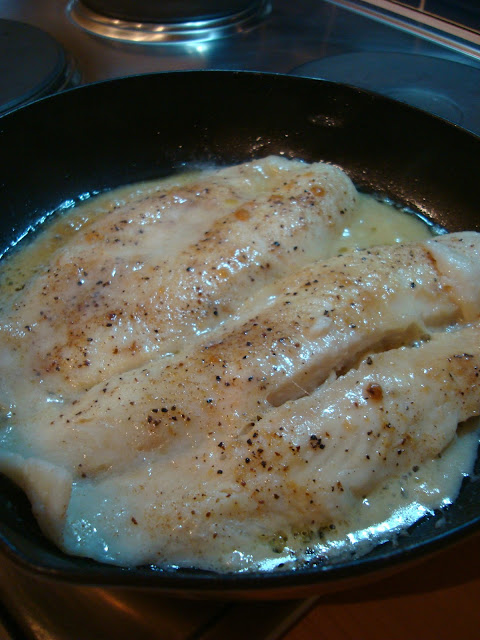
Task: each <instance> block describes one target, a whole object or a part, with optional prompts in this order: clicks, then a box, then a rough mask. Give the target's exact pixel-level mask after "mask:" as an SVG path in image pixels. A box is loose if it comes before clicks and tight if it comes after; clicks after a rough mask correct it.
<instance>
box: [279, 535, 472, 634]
mask: <svg viewBox="0 0 480 640" xmlns="http://www.w3.org/2000/svg"><path fill="white" fill-rule="evenodd" d="M479 547H480V533H477V534H475V535H473V536H471V537H469V538H467V539H466V540H465V541H463V542H460V543H457V544H456V545H455V546H453V547H450V548H448V549H445V550H443V551H441V552H439V553H438V554H436V555H435V556H433V557H429V558H428V559H425V560H422V561H421V562H420V563H418V564H416V565H415V566H413V567H411V568H409V569H407V570H404V571H400V572H399V573H397V574H395V575H393V576H391V577H389V578H386V579H383V580H381V581H378V582H373V583H372V584H370V585H366V586H365V587H363V588H361V589H355V590H353V591H348V592H344V593H337V594H334V595H330V596H328V597H321V598H319V599H318V600H317V601H316V603H315V604H314V606H313V608H312V609H311V610H310V611H309V612H308V613H307V615H305V616H304V617H303V618H302V619H301V621H300V622H298V623H297V624H295V625H294V626H293V628H291V629H290V631H289V632H287V634H286V635H284V640H307V639H308V640H311V639H312V638H315V639H317V638H318V639H319V640H353V639H355V640H405V639H407V638H408V639H409V640H416V639H417V638H418V639H420V638H421V639H422V640H434V639H435V640H443V639H445V640H447V639H456V640H470V639H472V640H473V639H477V638H478V637H479V635H480V631H479V624H480V549H479Z"/></svg>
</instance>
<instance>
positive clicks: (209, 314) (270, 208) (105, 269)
mask: <svg viewBox="0 0 480 640" xmlns="http://www.w3.org/2000/svg"><path fill="white" fill-rule="evenodd" d="M355 203H356V190H355V188H354V186H353V185H352V183H351V181H350V180H349V178H348V177H347V176H346V175H345V174H344V173H343V172H342V171H341V170H340V169H338V168H336V167H333V166H330V165H326V164H322V163H318V164H305V163H302V162H300V161H289V160H286V159H282V158H279V157H270V158H266V159H264V160H259V161H256V162H251V163H247V164H243V165H240V166H237V167H229V168H226V169H220V170H211V171H207V172H205V173H203V172H202V174H201V178H199V177H196V176H194V177H192V178H190V179H189V180H184V181H183V183H180V184H179V185H176V184H174V185H173V186H172V187H171V188H170V189H169V190H161V191H156V192H154V193H153V194H150V195H148V196H147V197H145V198H144V199H143V200H140V202H138V199H137V200H135V201H134V203H131V202H128V201H127V202H126V203H123V205H118V206H117V205H115V206H114V207H113V208H112V209H111V210H110V211H109V212H108V214H107V215H104V216H102V217H101V218H100V219H98V220H96V221H95V220H94V221H93V222H91V223H90V224H87V225H85V226H84V228H82V229H81V230H80V231H79V232H78V233H76V234H75V235H74V236H73V238H72V239H71V241H70V242H68V243H67V244H66V246H64V247H62V248H61V249H59V250H58V251H57V252H56V253H55V254H54V255H53V256H52V258H51V260H50V263H49V264H48V266H47V267H46V268H45V270H44V272H43V273H41V274H39V275H38V276H37V277H36V278H34V279H33V281H32V282H31V283H30V284H29V285H27V287H26V288H25V289H23V290H22V291H21V292H20V294H18V295H16V296H15V297H14V299H13V303H12V304H11V308H8V307H7V308H4V309H3V313H2V318H1V320H0V323H1V335H0V373H2V370H3V372H5V371H8V373H9V378H10V379H12V380H13V384H14V386H16V385H18V384H24V382H25V381H27V382H29V381H32V382H33V383H34V384H37V385H38V383H39V382H40V381H41V383H42V384H43V387H44V388H45V389H48V391H49V393H50V394H51V395H52V396H53V395H55V394H61V395H65V394H66V395H69V394H70V396H72V394H74V391H75V390H76V389H78V390H82V389H86V388H89V387H91V386H92V385H94V384H96V383H98V382H100V381H103V380H107V379H108V378H110V377H111V376H112V375H114V374H116V373H118V372H121V371H125V370H128V369H133V368H135V367H138V366H141V365H142V364H143V363H145V362H148V361H149V360H150V359H151V358H152V357H155V356H158V355H162V354H168V353H172V352H176V351H178V350H179V348H181V347H182V346H183V345H184V344H185V343H186V342H191V341H192V340H195V339H196V338H197V337H198V336H199V335H201V334H204V333H205V332H206V331H209V330H211V329H212V328H215V327H216V326H217V325H219V324H221V323H222V322H223V321H225V320H226V319H228V318H229V317H230V316H231V314H232V313H234V312H236V310H237V308H238V306H239V305H240V304H241V303H242V301H243V300H244V299H245V298H247V297H248V296H250V295H251V294H252V293H253V292H254V291H256V290H258V289H260V288H261V287H263V286H264V285H265V284H267V283H269V282H272V281H274V280H275V279H277V278H279V277H281V276H283V275H285V274H286V273H289V272H290V271H292V269H297V268H299V267H301V266H303V265H305V264H307V263H309V262H310V261H312V260H315V259H318V258H323V257H328V256H329V255H330V253H331V250H332V244H333V241H334V240H335V239H336V238H338V237H339V235H340V234H341V232H342V230H343V228H344V227H345V225H346V224H347V222H348V219H349V217H350V215H351V213H352V212H353V210H354V208H355ZM12 354H13V356H12ZM12 357H13V358H14V359H15V362H16V365H15V368H16V371H17V375H16V377H14V378H12V375H11V373H12V372H11V369H12V365H11V363H12ZM18 360H20V365H18ZM69 388H70V391H69ZM3 393H4V395H5V394H7V398H5V397H4V399H3V401H4V403H6V404H8V402H9V398H8V389H4V390H3Z"/></svg>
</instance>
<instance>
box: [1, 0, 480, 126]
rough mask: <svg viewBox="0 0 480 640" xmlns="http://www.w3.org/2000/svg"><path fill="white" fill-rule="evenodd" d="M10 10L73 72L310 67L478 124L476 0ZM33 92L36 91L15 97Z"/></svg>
mask: <svg viewBox="0 0 480 640" xmlns="http://www.w3.org/2000/svg"><path fill="white" fill-rule="evenodd" d="M459 5H461V7H460V6H459ZM132 7H135V10H132ZM172 7H176V8H177V9H176V14H173V15H172V14H171V12H172ZM142 11H143V15H144V16H145V17H144V18H142V17H141V15H142V14H141V12H142ZM0 19H4V20H11V21H16V22H23V23H26V25H28V26H30V27H35V28H38V29H40V30H42V31H44V32H45V34H47V35H48V36H51V38H53V39H54V40H55V41H56V42H57V43H58V46H59V47H61V48H62V50H63V51H65V52H66V54H68V56H69V58H70V59H71V61H74V62H75V65H76V69H77V70H76V75H75V77H74V83H78V82H81V83H89V82H95V81H98V80H105V79H109V78H115V77H119V76H127V75H133V74H138V73H152V72H163V71H170V70H190V69H234V70H238V69H245V70H253V71H268V72H278V73H291V72H292V73H296V74H300V73H301V74H302V75H309V76H313V77H320V78H326V79H334V80H336V79H338V80H340V81H342V82H347V83H349V84H354V85H356V86H360V87H362V88H367V89H370V90H373V91H378V92H380V93H382V92H384V93H386V94H387V95H390V96H391V97H395V98H396V99H399V100H403V101H405V102H408V103H410V104H414V105H415V106H419V107H420V108H423V109H426V110H429V111H433V112H434V113H436V114H437V115H440V116H441V117H444V118H446V119H449V120H451V121H453V122H454V123H455V124H459V125H461V126H463V127H465V128H468V129H471V130H472V131H474V132H477V133H480V115H478V114H477V113H475V111H476V110H475V109H473V107H472V105H474V104H475V103H476V102H477V93H476V91H477V87H478V86H480V82H479V81H478V79H480V75H478V74H479V73H480V9H479V8H478V4H477V2H476V1H475V0H471V1H470V2H469V0H465V1H464V2H462V3H456V2H453V1H450V0H429V1H428V2H425V0H409V2H408V3H407V2H403V1H402V2H396V1H393V2H389V1H387V0H368V1H364V0H359V1H351V0H336V1H328V0H323V1H322V0H298V1H297V2H291V0H175V2H172V0H169V1H165V2H155V0H137V2H135V3H132V2H127V1H125V0H70V1H67V0H37V2H34V3H33V2H28V0H0ZM4 44H5V43H4V42H3V39H1V38H0V46H4ZM27 53H28V52H25V51H23V52H22V55H23V58H21V59H20V62H19V64H20V65H23V67H24V68H25V67H26V66H28V64H29V61H28V59H27ZM2 54H3V51H2ZM399 54H401V55H399ZM29 55H34V54H33V52H30V54H29ZM412 56H418V61H419V63H418V65H417V64H416V63H412ZM0 59H5V56H4V55H2V56H0ZM452 63H456V66H455V65H453V64H452ZM392 64H393V66H391V65H392ZM342 65H343V68H342V69H341V68H340V67H341V66H342ZM420 65H421V67H420ZM447 67H448V71H447ZM467 67H468V68H467ZM0 75H1V74H0ZM386 75H388V76H389V78H388V82H387V83H385V77H386ZM465 79H467V81H466V82H465ZM71 84H73V83H71ZM71 84H70V86H71ZM58 88H59V87H58V86H53V87H51V88H50V87H47V90H52V91H54V90H58ZM1 97H2V96H1V94H0V99H1ZM35 97H38V96H37V95H36V94H35V95H33V94H32V91H30V93H28V91H26V92H25V95H21V96H19V97H18V99H17V98H16V102H15V104H14V105H13V106H16V104H17V103H18V104H19V103H21V102H22V101H27V100H30V99H32V98H35ZM10 106H11V105H10V104H8V105H7V107H10ZM3 108H4V109H5V108H6V107H5V104H4V106H3Z"/></svg>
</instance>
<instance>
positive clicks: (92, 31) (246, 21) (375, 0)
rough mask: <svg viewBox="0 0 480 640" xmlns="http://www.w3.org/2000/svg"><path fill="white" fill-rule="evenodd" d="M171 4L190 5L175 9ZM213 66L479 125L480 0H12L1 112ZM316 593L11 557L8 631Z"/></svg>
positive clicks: (4, 614)
mask: <svg viewBox="0 0 480 640" xmlns="http://www.w3.org/2000/svg"><path fill="white" fill-rule="evenodd" d="M132 6H134V7H135V11H134V12H132ZM172 6H176V7H177V9H178V8H179V7H180V8H181V11H180V10H178V11H177V14H176V15H173V16H172V15H171V13H168V12H167V9H170V10H171V7H172ZM142 7H143V9H142V11H143V13H138V11H139V10H140V9H141V8H142ZM139 8H140V9H139ZM202 69H231V70H250V71H266V72H277V73H293V74H297V75H306V76H311V77H318V78H325V79H329V80H334V81H341V82H345V83H348V84H352V85H355V86H359V87H362V88H366V89H369V90H372V91H378V92H379V93H384V94H385V95H388V96H390V97H393V98H395V99H398V100H401V101H404V102H407V103H410V104H413V105H415V106H418V107H420V108H422V109H425V110H427V111H431V112H433V113H435V114H437V115H440V116H441V117H444V118H446V119H448V120H450V121H452V122H454V123H455V124H458V125H461V126H463V127H465V128H467V129H470V130H471V131H473V132H476V133H477V134H480V113H479V110H478V104H479V103H480V100H479V97H480V96H479V92H480V9H479V8H478V3H477V2H476V0H471V2H468V0H464V2H462V3H458V2H453V1H451V2H450V1H449V0H438V1H436V0H427V1H425V0H409V1H408V2H406V1H402V2H396V1H392V2H389V1H387V0H367V1H365V0H359V1H350V0H336V1H330V0H323V1H322V0H296V1H295V2H293V1H292V0H198V1H197V2H195V1H193V0H175V2H172V1H171V0H170V1H165V2H156V1H155V0H138V1H137V2H135V3H132V2H126V1H119V0H70V1H68V2H67V0H36V2H31V1H29V0H0V113H1V112H2V110H3V111H4V112H6V111H8V110H10V109H13V108H16V107H17V106H19V105H21V104H24V103H27V102H29V101H31V100H33V99H37V98H39V97H42V96H44V95H47V94H49V93H54V92H56V91H59V90H63V89H65V88H68V87H71V86H75V85H78V84H87V83H91V82H96V81H101V80H108V79H111V78H116V77H120V76H128V75H134V74H143V73H152V72H166V71H171V70H202ZM71 602H74V603H75V604H74V606H73V607H72V606H71V605H70V604H69V603H71ZM312 603H313V601H306V602H305V601H302V602H284V603H281V604H276V603H253V604H249V605H248V616H247V615H245V606H246V605H241V604H235V605H234V604H228V603H216V602H210V603H198V602H197V603H191V604H189V605H188V615H186V613H185V609H186V607H185V605H184V603H182V602H176V601H174V600H171V599H169V600H166V599H164V598H159V597H157V596H151V595H145V594H141V593H135V594H132V593H124V592H122V591H119V590H108V589H97V588H93V587H88V586H83V587H75V586H71V585H55V584H46V583H45V582H42V581H41V580H34V579H32V578H31V577H29V576H25V575H23V574H22V573H21V572H20V571H19V570H18V569H17V568H16V567H13V565H12V566H11V565H10V564H9V562H8V560H7V559H2V562H1V563H0V638H2V639H3V638H8V639H11V638H17V639H20V638H27V637H28V638H34V639H35V640H36V639H38V640H40V638H42V639H43V638H47V639H49V640H63V639H64V638H65V639H69V640H70V639H71V638H72V637H75V638H76V639H77V640H83V639H85V640H87V639H91V638H92V637H110V635H111V632H112V629H113V630H115V636H116V637H117V638H118V639H119V640H121V639H122V638H131V637H138V638H143V637H145V638H147V637H148V638H155V637H161V638H167V639H170V638H171V639H172V640H188V639H193V638H195V639H196V640H207V639H209V640H215V638H225V637H230V638H232V639H234V638H237V637H238V638H240V637H242V638H243V637H247V636H248V635H250V636H251V637H252V638H253V637H254V638H263V639H267V638H269V639H271V640H273V639H274V638H279V637H280V636H281V635H282V634H283V633H284V632H285V630H286V629H288V627H289V626H290V625H291V624H292V623H293V622H295V620H297V619H298V618H299V617H300V616H302V615H303V614H304V613H305V611H306V610H308V608H309V607H310V606H311V605H312ZM252 625H255V626H254V627H252ZM252 628H254V629H255V632H252ZM226 629H228V632H226ZM109 634H110V635H109ZM134 634H135V636H134Z"/></svg>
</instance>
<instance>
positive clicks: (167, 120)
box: [0, 71, 480, 598]
mask: <svg viewBox="0 0 480 640" xmlns="http://www.w3.org/2000/svg"><path fill="white" fill-rule="evenodd" d="M0 150H1V151H0V211H1V213H2V218H1V230H0V248H2V247H3V248H5V247H7V246H8V245H9V244H10V243H11V242H12V241H14V240H15V239H16V238H17V237H19V236H20V235H22V234H23V232H24V231H25V230H26V229H27V228H28V227H29V226H35V225H36V223H37V221H38V220H39V219H40V218H42V216H44V215H45V214H47V213H49V212H51V211H53V210H55V209H56V208H58V207H59V205H61V203H63V202H65V201H67V200H72V199H73V200H74V199H75V198H77V197H78V196H80V195H81V194H85V193H92V192H96V191H103V190H105V189H110V188H113V187H116V186H119V185H123V184H127V183H131V182H136V181H139V180H145V179H150V178H155V177H159V176H163V175H166V174H169V173H171V172H172V171H174V170H176V169H177V168H179V167H181V166H182V165H183V164H185V163H187V164H188V163H197V162H205V161H208V162H211V161H214V162H215V163H217V164H232V163H235V162H240V161H244V160H247V159H250V158H254V157H261V156H265V155H268V154H271V153H275V154H279V153H280V154H285V155H286V156H288V157H298V158H302V159H304V160H307V161H313V160H325V161H328V162H333V163H336V164H338V165H340V166H341V167H343V168H344V169H345V170H346V171H347V172H348V173H349V174H350V176H351V177H352V179H353V180H354V182H355V183H356V184H357V186H358V187H360V188H361V189H363V190H367V191H370V192H374V193H376V194H378V195H380V196H388V197H390V198H392V199H393V200H395V201H396V202H398V203H399V204H401V205H404V206H407V207H409V208H410V209H412V210H413V211H416V212H418V213H420V214H422V215H424V214H427V215H428V216H429V217H430V218H431V219H432V221H433V222H435V223H438V224H441V225H444V226H445V227H447V228H448V229H449V230H461V229H478V227H479V218H478V217H479V213H480V207H479V195H480V186H479V185H480V180H479V178H480V175H479V166H480V139H479V138H477V137H475V136H473V135H472V134H469V133H467V132H466V131H464V130H462V129H459V128H457V127H454V126H453V125H450V124H447V123H446V122H444V121H442V120H440V119H438V118H436V117H434V116H430V115H427V114H425V113H423V112H421V111H418V110H416V109H414V108H411V107H408V106H406V105H403V104H400V103H396V102H394V101H391V100H389V99H387V98H383V97H381V96H377V95H373V94H371V93H367V92H365V91H361V90H357V89H354V88H351V87H346V86H341V85H336V84H332V83H328V82H324V81H319V80H311V79H305V78H296V77H287V76H277V75H266V74H258V73H248V72H239V73H237V72H228V71H226V72H223V71H220V72H215V71H212V72H210V71H199V72H198V71H194V72H180V73H167V74H159V75H150V76H139V77H132V78H127V79H121V80H114V81H109V82H106V83H100V84H96V85H90V86H86V87H82V88H79V89H74V90H71V91H69V92H66V93H63V94H60V95H57V96H55V97H53V98H47V99H45V100H42V101H40V102H37V103H35V104H33V105H30V106H28V107H25V108H23V109H20V110H18V111H16V112H14V113H11V114H9V115H7V116H5V117H4V118H2V119H0ZM476 471H477V474H478V472H480V466H479V465H477V470H476ZM479 525H480V479H479V480H466V481H465V483H464V486H463V488H462V491H461V494H460V497H459V498H458V500H457V501H456V503H455V504H454V505H453V506H451V507H449V508H448V509H447V510H446V511H444V512H443V513H442V515H441V517H440V516H431V517H428V518H425V519H424V520H422V521H421V522H420V523H418V524H416V525H415V526H413V527H412V528H411V530H410V531H409V534H408V535H406V536H402V537H401V538H400V539H399V540H398V541H397V543H396V544H395V545H393V544H390V543H387V544H384V545H382V546H379V547H377V548H376V549H375V550H374V551H372V552H371V553H370V554H369V555H367V556H365V557H364V558H361V559H357V560H353V561H351V562H343V563H341V564H336V565H332V566H326V567H315V566H312V567H309V568H305V569H302V570H298V571H296V572H292V571H284V572H282V571H279V572H275V573H271V574H269V573H262V574H260V573H258V574H248V575H246V574H245V575H222V576H218V575H215V574H212V573H208V572H203V571H196V570H182V571H172V570H168V571H161V570H156V569H152V568H149V567H141V568H132V569H122V568H118V567H114V566H109V565H102V564H99V563H96V562H93V561H90V560H87V559H83V558H73V557H69V556H66V555H64V554H62V553H61V552H60V551H58V550H57V549H56V548H55V547H53V545H51V544H50V543H49V542H48V541H47V540H46V539H45V538H44V537H43V536H42V534H41V533H40V531H39V529H38V526H37V525H36V523H35V521H34V519H33V517H32V515H31V513H30V509H29V505H28V502H27V501H26V499H25V498H24V496H23V494H22V493H21V492H20V491H19V490H17V489H16V488H15V487H14V486H13V485H12V484H11V483H10V482H9V481H8V480H7V479H4V478H0V544H1V551H2V552H3V553H5V554H8V555H9V556H10V557H11V558H12V559H14V560H15V561H16V562H17V563H18V564H19V568H20V569H21V570H25V571H33V572H35V573H36V574H37V575H38V574H40V575H42V576H45V577H47V578H49V579H61V580H67V581H72V582H77V583H83V584H86V583H88V584H97V585H123V586H129V585H131V586H137V587H138V586H141V587H146V588H155V589H158V590H161V591H163V592H165V593H169V594H172V595H183V596H187V595H188V596H191V595H199V594H201V595H202V596H204V597H205V596H211V597H229V598H232V597H251V596H255V597H258V596H260V595H261V596H267V597H283V596H288V597H296V596H299V597H300V596H302V597H303V596H305V595H307V594H309V595H311V594H313V593H318V592H321V591H326V590H330V589H334V588H335V589H339V588H341V587H342V586H347V585H351V584H355V582H358V581H359V580H365V579H366V578H367V577H372V576H377V575H380V573H381V572H385V571H390V570H393V569H395V568H397V567H399V566H404V564H405V563H406V562H409V561H412V560H415V559H416V558H419V557H421V556H422V555H424V554H425V553H426V552H432V551H433V550H435V549H438V548H440V547H442V546H443V545H444V544H446V543H447V542H453V541H454V540H456V539H458V538H459V537H461V536H463V535H465V534H466V533H467V532H470V531H472V530H474V529H476V528H478V527H479Z"/></svg>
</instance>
